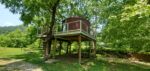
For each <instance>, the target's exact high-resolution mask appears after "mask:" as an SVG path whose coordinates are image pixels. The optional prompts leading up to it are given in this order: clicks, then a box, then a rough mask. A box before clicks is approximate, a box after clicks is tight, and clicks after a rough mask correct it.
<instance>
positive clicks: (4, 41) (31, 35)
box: [0, 26, 38, 47]
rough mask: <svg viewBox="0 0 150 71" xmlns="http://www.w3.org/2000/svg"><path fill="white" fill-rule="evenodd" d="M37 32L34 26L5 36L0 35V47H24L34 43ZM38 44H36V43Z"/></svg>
mask: <svg viewBox="0 0 150 71" xmlns="http://www.w3.org/2000/svg"><path fill="white" fill-rule="evenodd" d="M36 39H37V32H36V28H35V27H34V26H30V27H27V28H24V29H23V30H22V29H16V30H14V31H12V32H9V33H7V34H1V35H0V40H1V41H0V46H2V47H26V46H27V45H30V44H34V43H36ZM37 44H38V43H37Z"/></svg>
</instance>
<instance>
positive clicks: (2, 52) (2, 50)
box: [0, 47, 25, 58]
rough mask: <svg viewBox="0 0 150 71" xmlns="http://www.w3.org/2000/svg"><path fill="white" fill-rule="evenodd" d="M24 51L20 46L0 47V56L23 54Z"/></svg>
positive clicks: (7, 56)
mask: <svg viewBox="0 0 150 71" xmlns="http://www.w3.org/2000/svg"><path fill="white" fill-rule="evenodd" d="M24 53H25V51H24V50H23V49H21V48H8V47H0V58H9V57H11V56H15V55H21V54H24Z"/></svg>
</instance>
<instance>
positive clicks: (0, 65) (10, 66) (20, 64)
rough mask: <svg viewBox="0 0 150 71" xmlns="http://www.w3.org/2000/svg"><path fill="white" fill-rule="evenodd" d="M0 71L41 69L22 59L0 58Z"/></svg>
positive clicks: (39, 70)
mask: <svg viewBox="0 0 150 71" xmlns="http://www.w3.org/2000/svg"><path fill="white" fill-rule="evenodd" d="M0 71H42V69H41V68H40V67H38V66H37V65H34V64H31V63H27V62H24V61H22V60H16V59H0Z"/></svg>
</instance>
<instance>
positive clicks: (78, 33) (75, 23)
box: [54, 16, 96, 63]
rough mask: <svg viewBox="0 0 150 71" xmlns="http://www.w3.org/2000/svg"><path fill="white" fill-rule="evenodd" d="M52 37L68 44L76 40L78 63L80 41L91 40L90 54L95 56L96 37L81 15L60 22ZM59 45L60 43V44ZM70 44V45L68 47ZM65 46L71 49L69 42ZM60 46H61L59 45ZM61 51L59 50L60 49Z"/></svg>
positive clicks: (88, 23)
mask: <svg viewBox="0 0 150 71" xmlns="http://www.w3.org/2000/svg"><path fill="white" fill-rule="evenodd" d="M54 38H55V39H57V40H58V41H67V42H68V44H69V43H71V42H73V41H77V42H78V46H79V47H78V57H79V63H81V48H82V47H81V42H82V41H89V42H91V41H92V42H93V45H92V47H90V48H89V49H92V50H91V51H92V54H93V55H94V56H95V53H96V38H95V34H94V32H93V31H92V28H90V22H89V21H88V20H86V19H84V18H82V17H78V16H75V17H69V18H67V19H65V20H63V22H62V26H61V29H60V30H59V31H57V32H55V33H54ZM60 45H61V44H60ZM68 46H70V47H68ZM68 46H67V52H68V48H70V50H71V44H69V45H68ZM60 47H62V46H60ZM60 51H61V50H60Z"/></svg>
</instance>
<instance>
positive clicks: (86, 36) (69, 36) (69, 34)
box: [54, 29, 96, 41]
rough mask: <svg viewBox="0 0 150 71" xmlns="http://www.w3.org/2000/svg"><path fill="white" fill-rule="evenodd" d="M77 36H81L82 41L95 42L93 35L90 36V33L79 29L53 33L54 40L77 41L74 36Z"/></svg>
mask: <svg viewBox="0 0 150 71" xmlns="http://www.w3.org/2000/svg"><path fill="white" fill-rule="evenodd" d="M79 35H81V36H82V40H96V38H95V35H91V34H90V33H88V32H86V31H83V30H81V29H77V30H70V31H65V32H56V33H54V37H56V38H59V39H64V40H75V41H76V40H77V38H76V36H79Z"/></svg>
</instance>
